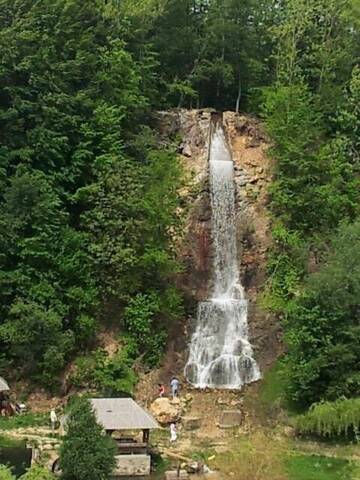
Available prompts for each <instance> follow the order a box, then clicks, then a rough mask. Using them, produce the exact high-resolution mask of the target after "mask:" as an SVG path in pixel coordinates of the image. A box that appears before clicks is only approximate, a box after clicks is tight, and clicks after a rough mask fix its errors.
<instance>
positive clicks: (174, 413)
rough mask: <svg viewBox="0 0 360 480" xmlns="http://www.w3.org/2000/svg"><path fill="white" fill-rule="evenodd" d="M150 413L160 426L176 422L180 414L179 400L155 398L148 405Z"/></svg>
mask: <svg viewBox="0 0 360 480" xmlns="http://www.w3.org/2000/svg"><path fill="white" fill-rule="evenodd" d="M150 411H151V413H152V414H153V415H154V417H155V418H156V420H157V421H158V422H159V423H160V424H161V425H168V424H169V423H172V422H177V421H178V420H179V419H180V417H181V413H182V405H181V402H180V400H179V399H177V398H175V399H174V400H171V399H169V398H157V399H156V400H154V401H153V403H152V404H151V405H150Z"/></svg>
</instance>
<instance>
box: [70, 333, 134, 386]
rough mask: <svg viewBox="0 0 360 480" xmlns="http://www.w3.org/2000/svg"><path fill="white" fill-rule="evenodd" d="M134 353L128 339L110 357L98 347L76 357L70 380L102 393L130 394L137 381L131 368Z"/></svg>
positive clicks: (76, 384)
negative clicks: (85, 354)
mask: <svg viewBox="0 0 360 480" xmlns="http://www.w3.org/2000/svg"><path fill="white" fill-rule="evenodd" d="M122 340H124V339H122ZM134 353H135V352H134V351H133V346H132V342H131V340H130V339H129V340H127V341H126V343H124V341H123V342H122V346H121V347H120V349H119V351H118V352H117V353H116V354H115V355H114V356H113V357H111V358H110V357H109V356H108V354H107V352H106V351H105V350H103V349H100V348H99V349H97V350H96V351H95V352H93V353H91V354H90V355H87V356H83V357H79V358H78V359H77V361H76V371H75V373H74V374H73V375H72V378H71V381H72V383H73V384H74V385H75V386H76V387H78V388H91V389H95V390H97V391H98V392H99V393H102V394H103V395H119V394H123V393H128V394H131V393H132V391H133V389H134V386H135V384H136V381H137V376H136V374H135V372H134V371H133V368H132V366H133V363H134V359H135V356H136V355H135V354H134Z"/></svg>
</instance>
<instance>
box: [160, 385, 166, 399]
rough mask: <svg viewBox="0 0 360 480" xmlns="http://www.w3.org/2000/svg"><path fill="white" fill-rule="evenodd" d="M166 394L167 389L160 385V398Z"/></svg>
mask: <svg viewBox="0 0 360 480" xmlns="http://www.w3.org/2000/svg"><path fill="white" fill-rule="evenodd" d="M164 394H165V387H164V385H163V384H162V383H159V397H160V398H162V397H163V396H164Z"/></svg>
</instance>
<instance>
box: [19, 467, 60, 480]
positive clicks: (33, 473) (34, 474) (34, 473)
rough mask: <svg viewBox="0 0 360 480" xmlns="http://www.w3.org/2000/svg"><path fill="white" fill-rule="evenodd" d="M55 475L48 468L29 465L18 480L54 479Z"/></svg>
mask: <svg viewBox="0 0 360 480" xmlns="http://www.w3.org/2000/svg"><path fill="white" fill-rule="evenodd" d="M54 479H55V476H54V475H52V474H51V473H50V472H49V470H48V469H47V468H45V467H41V466H39V465H34V466H33V467H31V468H30V469H29V470H28V471H27V472H26V473H25V474H24V475H22V476H21V477H20V480H54Z"/></svg>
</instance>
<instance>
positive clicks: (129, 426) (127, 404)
mask: <svg viewBox="0 0 360 480" xmlns="http://www.w3.org/2000/svg"><path fill="white" fill-rule="evenodd" d="M90 402H91V405H92V407H93V409H94V412H95V415H96V419H97V421H98V423H99V424H100V425H102V426H103V428H104V430H105V431H106V432H107V433H109V434H112V433H113V432H114V431H118V432H121V433H122V434H123V433H124V432H125V435H122V436H121V437H120V438H118V439H117V445H118V451H119V454H137V453H138V454H143V453H147V450H148V445H149V436H150V430H152V429H155V428H159V425H158V423H157V421H156V420H155V419H154V418H153V417H152V416H151V415H150V413H148V412H147V411H146V410H144V409H143V408H142V407H140V405H138V404H137V403H136V402H135V401H134V400H133V399H132V398H92V399H91V400H90ZM139 430H140V431H142V432H143V434H142V441H140V442H139V441H137V440H136V439H135V438H134V436H131V435H129V434H130V433H132V432H134V431H139Z"/></svg>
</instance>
